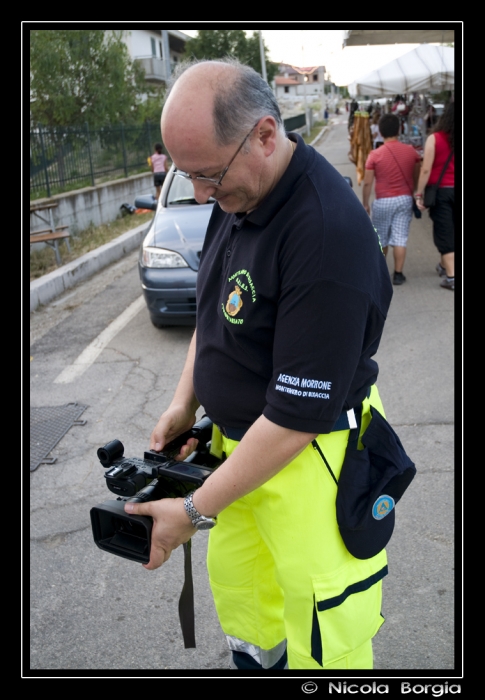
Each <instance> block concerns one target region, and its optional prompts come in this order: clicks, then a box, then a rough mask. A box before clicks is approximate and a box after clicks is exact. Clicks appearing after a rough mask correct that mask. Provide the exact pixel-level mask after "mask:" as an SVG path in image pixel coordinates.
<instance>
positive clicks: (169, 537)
mask: <svg viewBox="0 0 485 700" xmlns="http://www.w3.org/2000/svg"><path fill="white" fill-rule="evenodd" d="M125 513H130V514H132V515H148V516H150V517H151V518H153V528H152V545H151V549H150V561H149V562H148V564H143V565H142V566H143V567H144V568H145V569H149V570H153V569H158V567H159V566H161V565H162V564H164V563H165V562H166V561H168V559H169V558H170V555H171V553H172V551H173V550H174V549H176V548H177V547H179V546H180V545H181V544H183V543H184V542H188V541H189V540H190V538H191V537H192V535H194V534H195V533H196V532H197V530H196V529H195V528H194V527H192V523H191V522H190V520H189V517H188V515H187V513H186V512H185V508H184V501H183V498H162V499H161V500H160V501H148V503H126V504H125Z"/></svg>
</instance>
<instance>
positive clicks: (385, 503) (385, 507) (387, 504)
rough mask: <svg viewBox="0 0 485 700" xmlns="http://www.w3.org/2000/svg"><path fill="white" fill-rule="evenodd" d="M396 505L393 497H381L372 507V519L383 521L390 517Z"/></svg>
mask: <svg viewBox="0 0 485 700" xmlns="http://www.w3.org/2000/svg"><path fill="white" fill-rule="evenodd" d="M394 505H395V503H394V499H393V498H392V496H386V495H385V494H383V495H382V496H379V498H378V499H377V500H376V502H375V503H374V505H373V506H372V517H373V518H375V520H382V518H385V517H386V515H389V513H390V512H391V510H392V509H393V508H394Z"/></svg>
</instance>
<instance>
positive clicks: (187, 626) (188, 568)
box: [179, 540, 195, 649]
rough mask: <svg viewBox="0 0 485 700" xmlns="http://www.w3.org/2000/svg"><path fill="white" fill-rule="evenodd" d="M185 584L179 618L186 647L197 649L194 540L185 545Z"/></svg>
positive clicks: (180, 599)
mask: <svg viewBox="0 0 485 700" xmlns="http://www.w3.org/2000/svg"><path fill="white" fill-rule="evenodd" d="M183 547H184V574H185V580H184V586H183V588H182V592H181V594H180V598H179V619H180V627H181V629H182V636H183V638H184V647H185V648H186V649H195V617H194V582H193V579H192V559H191V550H192V540H189V541H188V542H186V543H185V544H184V545H183Z"/></svg>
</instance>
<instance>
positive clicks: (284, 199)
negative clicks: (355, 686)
mask: <svg viewBox="0 0 485 700" xmlns="http://www.w3.org/2000/svg"><path fill="white" fill-rule="evenodd" d="M161 129H162V134H163V141H164V144H165V145H166V148H167V150H168V152H169V154H170V157H171V158H172V161H173V163H174V168H175V171H174V172H175V175H176V176H179V177H182V178H185V179H188V180H190V182H192V185H193V188H194V197H195V199H196V200H197V202H199V203H200V204H202V203H205V202H207V201H209V199H210V198H214V199H215V200H216V203H215V205H214V208H213V212H212V215H211V219H210V221H209V225H208V229H207V233H206V236H205V240H204V244H203V249H202V253H201V258H200V266H199V272H198V276H197V324H196V331H195V333H194V335H193V338H192V341H191V345H190V348H189V352H188V356H187V360H186V364H185V367H184V370H183V372H182V376H181V378H180V381H179V384H178V386H177V389H176V391H175V394H174V397H173V399H172V401H171V403H170V405H169V407H168V408H167V409H166V410H165V411H164V412H163V413H162V415H161V417H160V419H159V421H158V423H157V425H156V426H155V428H154V430H153V432H152V435H151V438H150V449H153V450H155V451H160V450H162V449H163V447H164V445H166V444H167V443H168V442H170V441H171V440H173V439H174V437H175V436H178V435H180V434H181V433H182V432H184V431H185V430H188V429H189V428H191V426H192V425H193V424H194V423H195V420H196V411H197V409H198V408H199V407H200V406H202V407H203V409H204V411H205V413H206V414H207V415H208V416H209V418H210V419H211V420H212V421H213V424H214V428H213V435H212V451H213V452H214V453H217V454H218V455H220V456H222V457H223V461H222V463H221V464H220V466H219V467H218V468H217V469H216V470H215V471H214V472H213V473H212V474H211V475H210V476H209V478H208V479H207V480H206V481H205V482H204V484H203V485H202V486H201V487H200V488H198V489H197V490H196V491H194V492H192V493H191V494H189V495H188V496H187V497H186V498H185V499H184V498H164V499H161V500H158V501H151V502H148V503H144V504H141V503H130V504H128V503H127V504H125V506H124V507H125V511H126V512H129V513H133V514H136V515H148V516H150V517H152V518H153V530H152V543H151V552H150V561H149V563H148V564H146V565H144V566H145V568H146V569H149V570H153V569H156V568H158V567H159V566H161V565H162V564H163V563H164V562H166V561H167V560H168V559H169V557H170V554H171V552H172V550H174V549H175V548H176V547H178V546H180V544H182V543H185V542H187V541H188V540H189V539H190V538H191V537H192V536H193V535H194V534H195V533H196V532H197V529H198V528H201V529H210V532H209V545H208V558H207V565H208V570H209V578H210V585H211V589H212V593H213V596H214V601H215V606H216V610H217V614H218V617H219V620H220V623H221V627H222V629H223V631H224V633H225V635H226V639H227V642H228V646H229V648H230V650H231V652H232V667H233V668H236V669H244V670H248V671H258V670H262V669H284V668H289V669H322V668H325V669H329V670H330V669H345V670H348V669H370V668H372V667H373V655H372V638H373V637H374V635H375V634H376V633H377V631H378V630H379V628H380V627H381V625H382V623H383V621H384V618H383V616H382V614H381V605H382V579H383V577H384V576H385V575H386V574H387V555H386V551H385V549H381V550H380V551H379V552H378V553H377V554H374V555H373V556H369V558H366V559H364V558H356V557H354V556H353V555H352V554H351V553H350V552H349V550H348V549H347V548H346V546H345V544H344V541H343V539H342V536H341V535H340V531H339V528H338V523H337V516H336V494H337V489H336V482H337V480H338V478H339V475H340V471H341V467H342V463H343V460H344V455H345V452H346V448H347V443H348V439H349V433H350V428H351V427H356V425H357V423H356V415H357V416H358V415H360V414H361V415H362V426H363V428H364V426H367V425H368V423H369V420H370V411H371V406H373V407H376V408H377V410H378V411H379V412H380V413H382V414H383V412H384V409H383V407H382V403H381V401H380V398H379V392H378V389H377V386H376V379H377V375H378V366H377V363H376V362H375V360H374V359H373V356H374V355H375V353H376V352H377V349H378V347H379V343H380V339H381V335H382V332H383V327H384V323H385V318H386V315H387V312H388V309H389V306H390V302H391V297H392V292H393V289H392V285H391V281H390V277H389V273H388V270H387V265H386V261H385V258H384V255H383V254H382V251H381V248H380V245H379V240H378V237H377V234H376V232H375V230H374V227H373V226H372V224H371V222H370V219H369V217H368V216H367V215H366V214H365V212H364V210H363V208H362V206H361V205H360V203H359V201H358V200H357V199H356V198H355V196H354V194H353V192H352V190H351V188H350V187H349V186H348V184H347V182H346V181H345V180H344V178H343V177H342V176H341V174H340V173H339V172H338V171H337V170H335V168H334V167H333V166H331V165H330V164H329V163H328V161H327V160H326V159H325V158H324V157H323V156H322V155H320V154H319V153H318V152H317V151H316V150H315V149H313V148H312V147H310V146H307V145H306V144H305V142H304V141H303V139H302V138H301V137H300V136H299V134H296V133H289V134H287V133H286V132H285V129H284V125H283V121H282V118H281V114H280V110H279V107H278V103H277V102H276V99H275V97H274V94H273V92H272V90H271V89H270V87H269V86H268V84H267V82H266V81H265V80H263V79H262V77H261V76H260V75H259V74H258V73H257V72H256V71H254V70H253V69H252V68H250V67H249V66H245V65H243V64H241V63H239V62H238V61H236V60H235V59H225V60H218V61H199V62H197V61H195V62H189V63H182V64H181V65H180V66H179V67H178V68H177V69H176V72H175V82H174V84H173V85H172V86H171V87H170V89H169V91H168V95H167V97H166V101H165V104H164V107H163V112H162V118H161ZM336 203H337V204H336ZM195 446H196V441H195V440H194V439H190V440H189V441H188V442H187V443H186V444H185V445H184V446H183V447H182V448H181V450H180V453H179V455H178V458H179V459H186V458H187V457H188V456H189V454H191V452H192V451H193V450H194V448H195Z"/></svg>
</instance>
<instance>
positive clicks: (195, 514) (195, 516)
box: [184, 491, 217, 526]
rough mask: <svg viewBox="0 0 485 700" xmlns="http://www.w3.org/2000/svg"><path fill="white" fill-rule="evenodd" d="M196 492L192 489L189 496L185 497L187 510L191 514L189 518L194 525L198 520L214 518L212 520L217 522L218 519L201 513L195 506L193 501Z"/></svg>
mask: <svg viewBox="0 0 485 700" xmlns="http://www.w3.org/2000/svg"><path fill="white" fill-rule="evenodd" d="M194 493H195V491H191V492H190V493H189V494H187V496H186V497H185V499H184V508H185V512H186V513H187V515H188V516H189V518H190V520H191V522H192V525H194V526H195V523H196V522H197V521H198V520H212V521H214V522H216V520H217V519H216V518H211V517H208V516H206V515H202V514H201V513H199V511H198V510H197V508H196V507H195V506H194V501H193V497H194Z"/></svg>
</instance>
